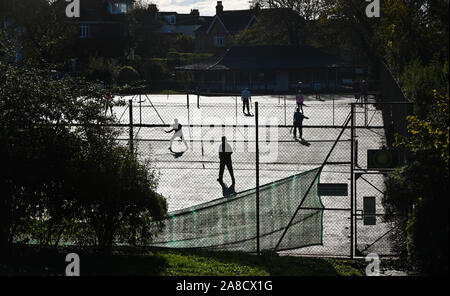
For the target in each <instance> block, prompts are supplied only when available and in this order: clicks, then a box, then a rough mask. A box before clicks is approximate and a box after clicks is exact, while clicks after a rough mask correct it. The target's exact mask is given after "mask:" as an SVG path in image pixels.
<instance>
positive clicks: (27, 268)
mask: <svg viewBox="0 0 450 296" xmlns="http://www.w3.org/2000/svg"><path fill="white" fill-rule="evenodd" d="M68 253H77V254H78V255H79V256H80V272H81V275H82V276H117V275H122V276H158V275H160V276H199V275H205V276H341V275H350V276H355V275H360V272H359V271H358V269H357V263H356V262H355V261H350V260H338V259H322V258H300V257H288V256H277V255H276V254H273V253H267V254H263V255H262V256H255V255H250V254H248V253H242V252H212V251H204V250H168V249H155V248H142V249H131V248H116V249H115V250H114V252H113V255H111V256H101V255H98V254H95V253H94V252H92V251H77V250H75V249H69V248H65V249H59V250H58V251H56V250H54V249H50V250H49V249H39V248H37V247H30V246H26V247H15V248H14V250H13V252H12V253H11V254H10V255H9V256H2V257H0V275H27V276H28V275H36V276H48V275H56V276H63V275H64V274H65V269H66V266H67V264H69V263H68V262H65V257H66V255H67V254H68Z"/></svg>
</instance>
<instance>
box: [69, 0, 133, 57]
mask: <svg viewBox="0 0 450 296" xmlns="http://www.w3.org/2000/svg"><path fill="white" fill-rule="evenodd" d="M133 5H134V0H80V17H79V18H74V19H73V21H72V23H73V24H74V25H76V26H77V27H78V32H79V34H78V40H77V42H76V46H75V47H76V48H75V49H76V52H77V56H78V57H81V58H86V57H90V56H95V55H99V56H104V57H114V58H119V57H127V58H129V59H133V58H134V50H133V47H132V39H133V31H132V28H131V23H130V21H129V19H128V13H129V12H130V11H131V10H132V8H133Z"/></svg>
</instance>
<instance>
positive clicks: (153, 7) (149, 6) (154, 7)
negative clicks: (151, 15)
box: [147, 4, 158, 12]
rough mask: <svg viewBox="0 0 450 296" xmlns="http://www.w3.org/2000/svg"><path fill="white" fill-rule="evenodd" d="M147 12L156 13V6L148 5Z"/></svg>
mask: <svg viewBox="0 0 450 296" xmlns="http://www.w3.org/2000/svg"><path fill="white" fill-rule="evenodd" d="M147 10H148V11H150V12H158V6H156V4H149V5H148V8H147Z"/></svg>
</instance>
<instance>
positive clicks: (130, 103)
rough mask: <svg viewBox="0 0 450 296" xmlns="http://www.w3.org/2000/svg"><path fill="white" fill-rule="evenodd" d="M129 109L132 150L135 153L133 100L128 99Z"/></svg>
mask: <svg viewBox="0 0 450 296" xmlns="http://www.w3.org/2000/svg"><path fill="white" fill-rule="evenodd" d="M128 109H129V112H130V113H129V121H130V123H129V125H130V143H129V145H130V151H131V153H133V151H134V143H133V142H134V139H133V100H128Z"/></svg>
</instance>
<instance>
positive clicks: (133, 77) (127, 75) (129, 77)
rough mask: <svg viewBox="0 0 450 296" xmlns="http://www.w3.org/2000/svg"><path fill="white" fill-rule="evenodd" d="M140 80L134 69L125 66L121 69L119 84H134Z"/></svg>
mask: <svg viewBox="0 0 450 296" xmlns="http://www.w3.org/2000/svg"><path fill="white" fill-rule="evenodd" d="M139 78H140V76H139V73H138V72H137V71H136V70H135V69H134V68H133V67H131V66H124V67H122V68H121V69H120V72H119V76H118V78H117V80H118V82H119V83H132V82H136V81H138V80H139Z"/></svg>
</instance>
